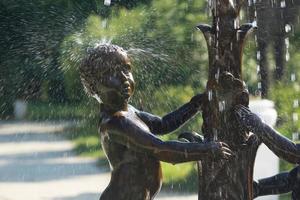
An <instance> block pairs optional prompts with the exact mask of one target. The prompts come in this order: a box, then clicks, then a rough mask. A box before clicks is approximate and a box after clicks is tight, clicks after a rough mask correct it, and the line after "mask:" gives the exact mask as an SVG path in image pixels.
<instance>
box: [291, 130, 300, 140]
mask: <svg viewBox="0 0 300 200" xmlns="http://www.w3.org/2000/svg"><path fill="white" fill-rule="evenodd" d="M292 138H293V141H298V140H299V133H298V132H296V133H293V135H292Z"/></svg>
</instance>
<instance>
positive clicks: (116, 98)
mask: <svg viewBox="0 0 300 200" xmlns="http://www.w3.org/2000/svg"><path fill="white" fill-rule="evenodd" d="M122 56H124V60H123V59H122V60H123V62H121V63H119V64H118V65H115V66H113V67H110V68H108V69H107V70H106V71H105V72H103V73H102V75H101V80H100V84H99V86H98V91H100V93H101V94H100V96H101V100H102V102H103V104H106V105H110V106H112V107H116V106H122V105H124V104H127V102H128V100H129V98H130V97H131V96H132V94H133V91H134V80H133V76H132V72H131V64H130V62H129V61H128V58H127V56H126V55H122Z"/></svg>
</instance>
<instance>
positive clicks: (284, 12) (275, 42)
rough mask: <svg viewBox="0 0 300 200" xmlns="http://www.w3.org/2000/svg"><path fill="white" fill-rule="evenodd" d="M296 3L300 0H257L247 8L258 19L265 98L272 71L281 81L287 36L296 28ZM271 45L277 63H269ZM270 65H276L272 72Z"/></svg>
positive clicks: (253, 18) (252, 17) (258, 42)
mask: <svg viewBox="0 0 300 200" xmlns="http://www.w3.org/2000/svg"><path fill="white" fill-rule="evenodd" d="M252 3H253V2H252ZM283 3H284V4H283ZM297 4H299V1H294V0H285V1H282V0H276V1H268V0H266V1H256V3H255V4H254V3H253V5H252V6H250V7H251V8H250V9H248V10H249V12H250V13H249V15H250V19H251V20H257V26H258V30H257V52H258V54H259V55H260V56H259V57H258V65H259V67H260V76H261V95H262V98H267V97H268V90H269V87H270V83H271V81H272V76H270V74H271V75H272V74H274V76H273V78H274V81H281V80H282V78H283V77H284V74H285V71H286V69H285V65H286V53H287V52H286V44H285V39H286V38H287V37H288V34H289V32H292V31H293V30H292V29H293V25H294V24H295V21H296V19H297V16H298V15H299V7H297ZM255 12H256V14H255ZM255 15H256V17H255ZM255 18H256V19H255ZM269 47H270V48H272V51H271V53H273V56H274V60H275V66H269V65H270V64H269V62H268V58H267V52H268V48H269ZM287 60H288V58H287ZM271 68H272V69H274V70H273V73H271Z"/></svg>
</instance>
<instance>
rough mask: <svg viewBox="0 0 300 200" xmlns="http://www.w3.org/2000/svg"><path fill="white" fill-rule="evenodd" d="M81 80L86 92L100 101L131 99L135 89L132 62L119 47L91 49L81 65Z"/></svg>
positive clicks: (107, 46)
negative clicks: (106, 99)
mask: <svg viewBox="0 0 300 200" xmlns="http://www.w3.org/2000/svg"><path fill="white" fill-rule="evenodd" d="M80 78H81V81H82V84H83V86H84V88H85V89H86V91H87V92H88V93H89V94H90V95H92V96H93V97H95V98H96V99H97V100H98V101H104V100H105V98H108V97H109V98H112V97H114V98H122V99H123V100H124V98H125V99H126V98H127V99H129V97H130V96H131V95H132V93H133V89H134V81H133V78H132V74H131V65H130V60H129V58H128V56H127V54H126V52H125V50H124V49H123V48H121V47H119V46H117V45H112V44H102V45H98V46H96V47H94V48H92V49H89V50H88V53H87V56H86V57H85V58H84V59H83V61H82V63H81V65H80ZM107 96H108V97H107ZM100 99H101V100H100Z"/></svg>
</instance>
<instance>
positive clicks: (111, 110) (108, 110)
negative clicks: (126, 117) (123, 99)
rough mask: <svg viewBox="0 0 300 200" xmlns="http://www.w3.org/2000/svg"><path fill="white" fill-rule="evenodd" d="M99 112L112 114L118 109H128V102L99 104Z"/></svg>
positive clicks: (118, 110)
mask: <svg viewBox="0 0 300 200" xmlns="http://www.w3.org/2000/svg"><path fill="white" fill-rule="evenodd" d="M100 109H101V112H106V113H107V114H114V113H116V112H120V111H128V103H124V105H120V106H111V105H107V104H103V103H102V104H101V105H100Z"/></svg>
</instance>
